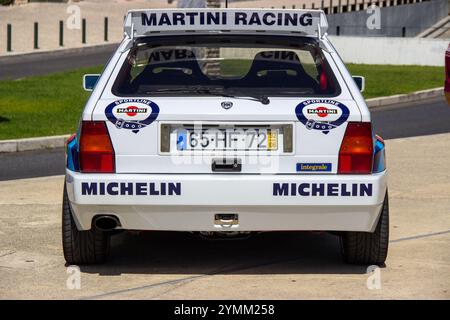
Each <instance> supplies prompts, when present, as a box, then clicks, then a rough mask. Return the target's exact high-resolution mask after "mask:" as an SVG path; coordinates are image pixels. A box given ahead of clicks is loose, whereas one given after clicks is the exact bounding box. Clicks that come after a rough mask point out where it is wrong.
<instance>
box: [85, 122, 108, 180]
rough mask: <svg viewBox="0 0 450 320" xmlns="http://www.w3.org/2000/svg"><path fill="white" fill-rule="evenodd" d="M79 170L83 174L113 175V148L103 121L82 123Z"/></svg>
mask: <svg viewBox="0 0 450 320" xmlns="http://www.w3.org/2000/svg"><path fill="white" fill-rule="evenodd" d="M79 157H80V170H81V172H85V173H113V172H114V171H115V164H114V160H115V155H114V148H113V146H112V143H111V139H110V137H109V133H108V128H107V127H106V123H105V122H103V121H83V122H82V124H81V136H80V154H79Z"/></svg>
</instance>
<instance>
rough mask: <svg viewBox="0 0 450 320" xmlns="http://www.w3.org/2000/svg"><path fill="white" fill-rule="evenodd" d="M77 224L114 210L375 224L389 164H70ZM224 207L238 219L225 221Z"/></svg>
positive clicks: (195, 222)
mask: <svg viewBox="0 0 450 320" xmlns="http://www.w3.org/2000/svg"><path fill="white" fill-rule="evenodd" d="M66 183H67V192H68V196H69V200H70V203H71V207H72V210H73V212H74V217H75V220H76V223H77V227H78V228H79V229H80V230H88V229H90V228H91V224H92V218H93V217H94V216H96V215H101V214H108V215H115V216H117V217H118V218H119V220H120V222H121V225H122V228H123V229H130V230H170V231H225V230H233V231H277V230H327V231H373V230H374V229H375V226H376V223H377V221H378V217H379V214H380V210H381V207H382V204H383V200H384V196H385V193H386V185H387V172H386V171H384V172H381V173H377V174H371V175H229V174H222V175H219V174H212V175H205V174H180V175H176V174H173V175H168V174H164V175H162V174H101V175H96V174H82V173H78V172H73V171H70V170H67V175H66ZM216 214H237V215H238V224H235V225H233V226H231V227H226V226H221V225H217V224H216V223H215V221H214V217H215V215H216Z"/></svg>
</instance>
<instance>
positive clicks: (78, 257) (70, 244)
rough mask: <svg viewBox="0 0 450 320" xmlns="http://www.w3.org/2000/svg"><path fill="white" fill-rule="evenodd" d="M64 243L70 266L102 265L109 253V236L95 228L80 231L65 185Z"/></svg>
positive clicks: (63, 207) (63, 212) (64, 250)
mask: <svg viewBox="0 0 450 320" xmlns="http://www.w3.org/2000/svg"><path fill="white" fill-rule="evenodd" d="M62 241H63V252H64V258H65V259H66V261H67V263H69V264H80V265H82V264H94V263H102V262H104V261H105V260H106V258H107V256H108V253H109V234H107V233H105V232H102V231H100V230H98V229H96V228H94V227H92V228H91V230H87V231H79V230H78V228H77V226H76V224H75V221H74V219H73V216H72V210H71V208H70V204H69V198H68V196H67V190H66V185H65V183H64V196H63V204H62Z"/></svg>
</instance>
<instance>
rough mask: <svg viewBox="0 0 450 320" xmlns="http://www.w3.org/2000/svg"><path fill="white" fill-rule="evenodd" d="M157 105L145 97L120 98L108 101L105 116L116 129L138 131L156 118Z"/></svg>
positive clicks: (157, 112)
mask: <svg viewBox="0 0 450 320" xmlns="http://www.w3.org/2000/svg"><path fill="white" fill-rule="evenodd" d="M158 114H159V107H158V105H157V104H156V103H154V102H152V101H150V100H147V99H121V100H117V101H114V102H113V103H110V104H109V105H108V106H107V107H106V109H105V115H106V118H108V120H109V121H110V122H112V123H113V124H114V125H115V126H116V128H117V129H127V130H131V131H132V132H133V133H138V132H139V130H141V129H143V128H145V127H146V126H148V125H149V124H151V123H152V122H153V121H155V120H156V118H158Z"/></svg>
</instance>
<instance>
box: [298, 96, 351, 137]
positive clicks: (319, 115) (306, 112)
mask: <svg viewBox="0 0 450 320" xmlns="http://www.w3.org/2000/svg"><path fill="white" fill-rule="evenodd" d="M295 114H296V116H297V118H298V120H299V121H300V122H301V123H303V124H304V125H305V126H306V128H307V129H308V130H318V131H321V132H322V133H323V134H328V133H329V132H330V130H333V129H335V128H337V127H339V126H340V125H341V124H343V123H345V121H347V119H348V117H349V115H350V110H349V109H348V108H347V106H346V105H344V104H342V103H340V102H338V101H335V100H330V99H309V100H305V101H303V102H301V103H299V104H298V105H297V107H295Z"/></svg>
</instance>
